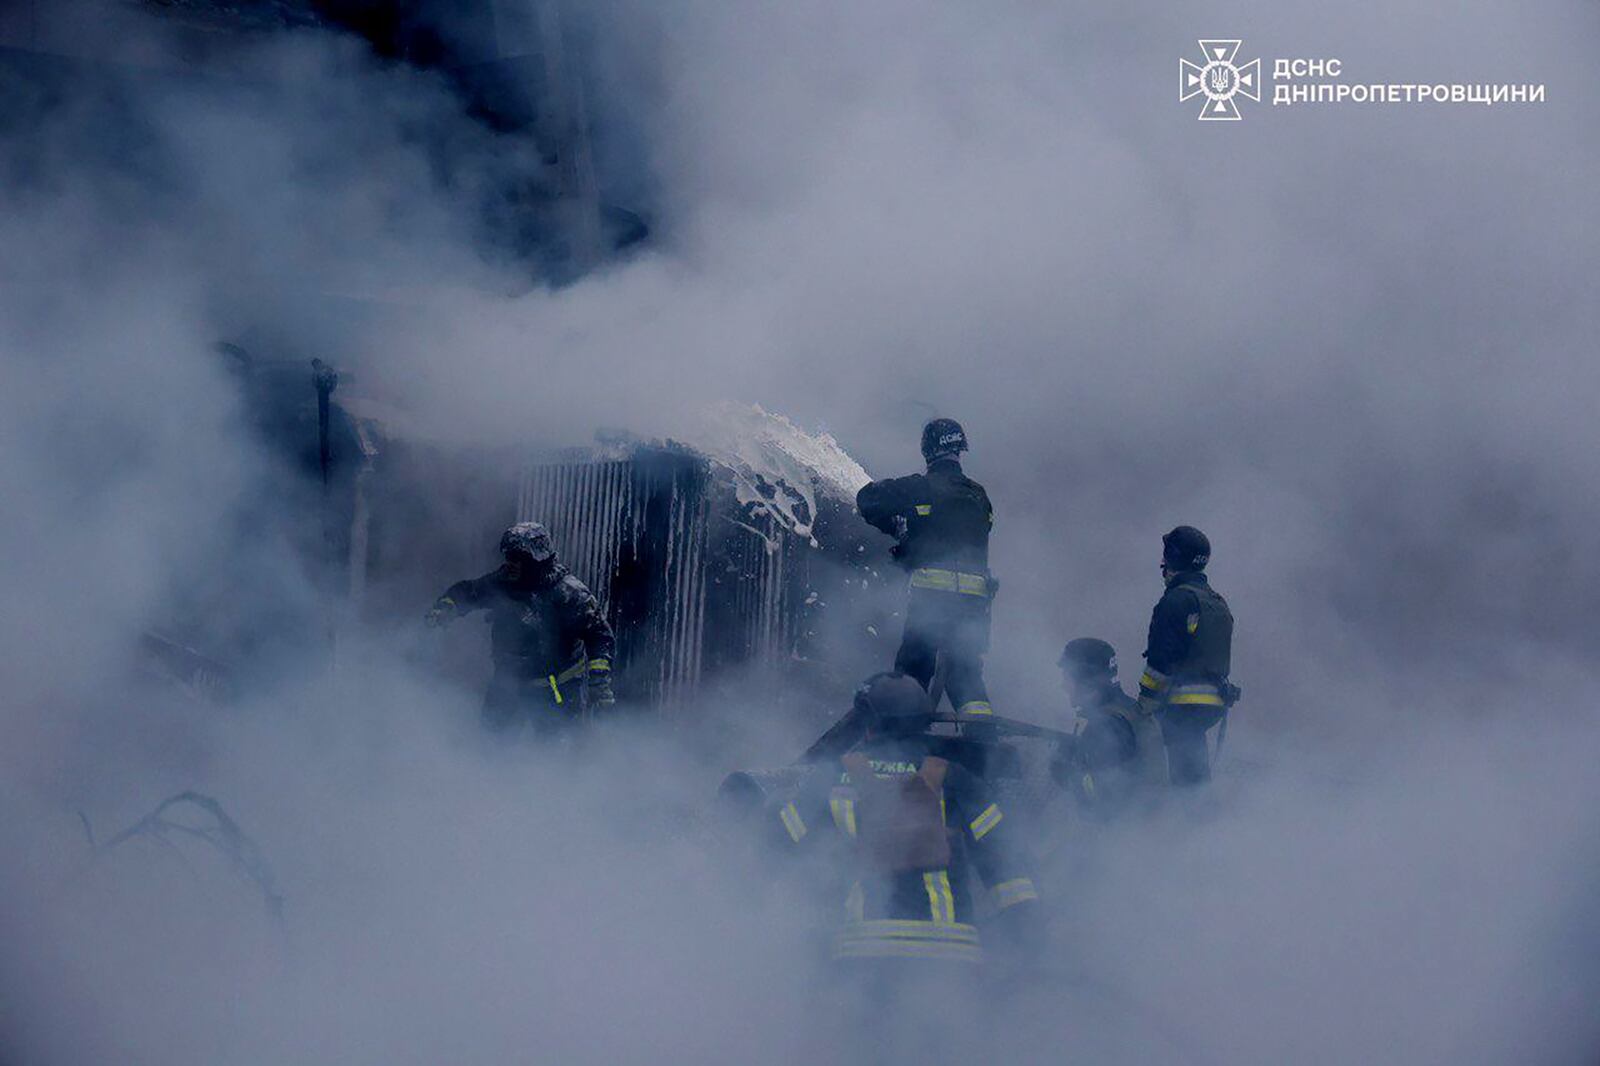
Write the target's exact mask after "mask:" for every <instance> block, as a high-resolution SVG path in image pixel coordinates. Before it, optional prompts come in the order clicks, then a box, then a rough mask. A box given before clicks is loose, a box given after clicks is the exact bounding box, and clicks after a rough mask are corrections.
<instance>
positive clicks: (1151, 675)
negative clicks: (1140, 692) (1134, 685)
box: [1139, 667, 1167, 692]
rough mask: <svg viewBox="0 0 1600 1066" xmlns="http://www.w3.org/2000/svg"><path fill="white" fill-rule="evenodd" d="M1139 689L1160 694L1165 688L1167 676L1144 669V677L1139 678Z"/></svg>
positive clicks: (1153, 670)
mask: <svg viewBox="0 0 1600 1066" xmlns="http://www.w3.org/2000/svg"><path fill="white" fill-rule="evenodd" d="M1139 687H1140V688H1141V689H1147V690H1149V691H1151V692H1160V691H1161V690H1162V689H1164V688H1166V687H1167V675H1166V674H1163V673H1162V672H1161V671H1160V670H1155V669H1151V668H1148V667H1147V668H1146V669H1145V672H1144V676H1142V677H1140V678H1139Z"/></svg>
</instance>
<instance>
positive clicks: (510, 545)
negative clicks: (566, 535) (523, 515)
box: [500, 522, 556, 563]
mask: <svg viewBox="0 0 1600 1066" xmlns="http://www.w3.org/2000/svg"><path fill="white" fill-rule="evenodd" d="M500 552H501V554H502V555H506V556H511V555H526V556H527V557H528V558H530V559H532V560H533V561H534V562H536V563H542V562H546V561H548V560H550V559H554V558H555V557H556V546H555V542H554V541H552V540H551V539H550V531H549V530H548V529H546V528H544V526H541V525H540V524H539V523H538V522H518V523H517V524H516V525H514V526H512V527H511V528H510V529H508V530H506V531H505V532H504V533H503V534H501V536H500Z"/></svg>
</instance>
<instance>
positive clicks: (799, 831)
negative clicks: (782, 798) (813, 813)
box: [778, 802, 806, 844]
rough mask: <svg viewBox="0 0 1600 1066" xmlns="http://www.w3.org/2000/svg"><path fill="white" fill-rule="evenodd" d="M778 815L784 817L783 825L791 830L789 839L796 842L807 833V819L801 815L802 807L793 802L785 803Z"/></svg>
mask: <svg viewBox="0 0 1600 1066" xmlns="http://www.w3.org/2000/svg"><path fill="white" fill-rule="evenodd" d="M778 817H779V818H782V819H783V827H784V828H785V829H787V830H788V831H789V839H790V840H792V841H794V842H795V843H796V844H798V843H800V839H801V838H802V837H804V836H805V835H806V823H805V819H803V818H801V817H800V808H798V807H796V806H795V805H794V803H793V802H789V803H785V804H784V805H783V809H782V810H780V811H779V812H778Z"/></svg>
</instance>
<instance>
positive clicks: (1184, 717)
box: [1161, 705, 1226, 786]
mask: <svg viewBox="0 0 1600 1066" xmlns="http://www.w3.org/2000/svg"><path fill="white" fill-rule="evenodd" d="M1224 713H1226V712H1225V711H1224V709H1223V708H1221V707H1205V706H1200V707H1187V706H1182V705H1169V706H1167V707H1165V708H1164V709H1163V710H1162V712H1161V739H1162V742H1163V743H1164V744H1165V745H1166V748H1167V772H1168V774H1169V775H1170V776H1171V779H1172V783H1173V784H1174V785H1177V786H1183V785H1202V784H1205V783H1206V782H1207V781H1210V780H1211V752H1210V749H1209V748H1207V747H1206V731H1207V730H1209V729H1210V728H1211V727H1212V726H1214V725H1216V724H1217V723H1218V722H1220V721H1222V716H1223V714H1224Z"/></svg>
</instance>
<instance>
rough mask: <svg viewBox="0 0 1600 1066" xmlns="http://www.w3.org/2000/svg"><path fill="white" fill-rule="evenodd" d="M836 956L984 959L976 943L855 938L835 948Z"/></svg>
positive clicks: (840, 957) (956, 959)
mask: <svg viewBox="0 0 1600 1066" xmlns="http://www.w3.org/2000/svg"><path fill="white" fill-rule="evenodd" d="M833 957H834V958H836V959H885V958H889V959H949V960H955V961H959V962H982V961H983V950H982V949H981V948H979V947H978V945H976V944H952V943H945V942H942V941H931V942H928V943H918V942H915V941H898V940H851V941H847V942H845V943H841V944H839V945H838V946H837V947H835V948H834V949H833Z"/></svg>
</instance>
